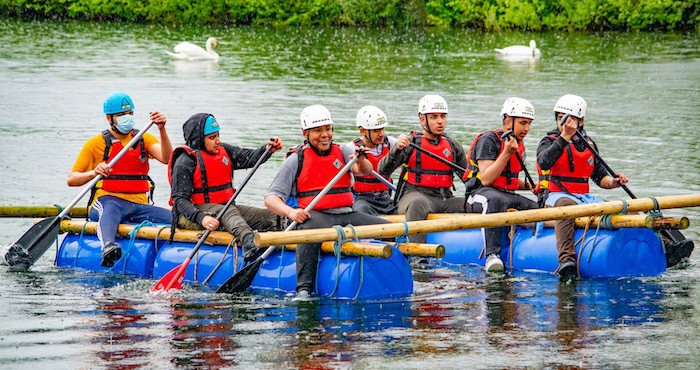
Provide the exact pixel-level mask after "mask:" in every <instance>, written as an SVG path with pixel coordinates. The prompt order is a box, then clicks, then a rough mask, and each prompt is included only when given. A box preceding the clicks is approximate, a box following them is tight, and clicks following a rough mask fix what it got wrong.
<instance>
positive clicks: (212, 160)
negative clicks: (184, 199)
mask: <svg viewBox="0 0 700 370" xmlns="http://www.w3.org/2000/svg"><path fill="white" fill-rule="evenodd" d="M181 154H187V155H189V156H191V157H192V158H194V160H195V162H196V163H197V167H196V168H195V170H194V174H193V178H192V195H191V196H190V200H191V201H192V203H194V204H204V203H215V204H226V202H228V200H229V199H231V197H232V196H233V194H234V192H235V189H234V188H233V167H232V163H231V158H230V157H229V155H228V153H227V152H226V149H224V147H223V146H219V149H218V150H217V152H216V154H209V153H207V152H206V151H205V150H198V149H192V148H190V147H188V146H185V145H183V146H179V147H177V148H175V150H173V154H172V155H171V156H170V162H169V163H168V181H170V184H171V185H172V183H173V179H172V174H173V171H172V168H173V166H174V164H175V160H177V158H178V157H179V156H180V155H181ZM170 205H173V200H172V198H171V199H170Z"/></svg>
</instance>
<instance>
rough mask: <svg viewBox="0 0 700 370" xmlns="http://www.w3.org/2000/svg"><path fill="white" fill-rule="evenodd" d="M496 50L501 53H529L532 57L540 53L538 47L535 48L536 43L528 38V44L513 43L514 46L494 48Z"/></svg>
mask: <svg viewBox="0 0 700 370" xmlns="http://www.w3.org/2000/svg"><path fill="white" fill-rule="evenodd" d="M494 50H496V51H497V52H499V53H501V54H503V55H529V56H532V57H536V56H539V55H540V49H538V48H537V44H536V43H535V40H530V46H529V47H527V46H524V45H515V46H509V47H507V48H503V49H494Z"/></svg>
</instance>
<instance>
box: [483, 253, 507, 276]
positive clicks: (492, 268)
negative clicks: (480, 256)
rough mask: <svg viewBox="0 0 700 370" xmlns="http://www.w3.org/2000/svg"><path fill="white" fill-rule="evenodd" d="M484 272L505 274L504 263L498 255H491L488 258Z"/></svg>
mask: <svg viewBox="0 0 700 370" xmlns="http://www.w3.org/2000/svg"><path fill="white" fill-rule="evenodd" d="M484 270H486V272H503V261H501V259H500V258H499V257H498V255H497V254H489V255H488V256H487V257H486V264H485V265H484Z"/></svg>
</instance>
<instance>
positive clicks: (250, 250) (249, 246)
mask: <svg viewBox="0 0 700 370" xmlns="http://www.w3.org/2000/svg"><path fill="white" fill-rule="evenodd" d="M241 242H242V245H243V260H244V261H245V263H246V264H248V263H250V262H252V261H255V260H256V259H258V257H260V255H261V254H263V253H264V252H265V249H263V248H258V247H256V246H255V237H254V234H253V233H248V234H245V235H243V237H242V238H241Z"/></svg>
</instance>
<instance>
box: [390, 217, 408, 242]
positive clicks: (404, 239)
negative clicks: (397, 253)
mask: <svg viewBox="0 0 700 370" xmlns="http://www.w3.org/2000/svg"><path fill="white" fill-rule="evenodd" d="M403 227H404V230H403V235H399V236H397V237H395V238H394V240H395V241H396V246H397V247H398V245H399V244H401V243H408V242H409V241H410V238H409V237H408V223H407V222H406V221H404V222H403Z"/></svg>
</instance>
